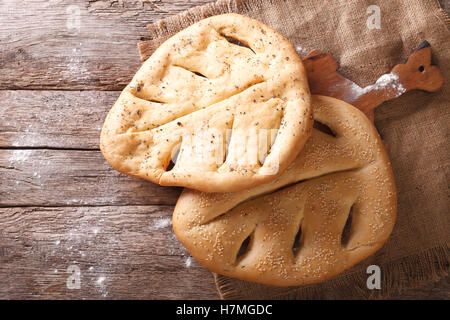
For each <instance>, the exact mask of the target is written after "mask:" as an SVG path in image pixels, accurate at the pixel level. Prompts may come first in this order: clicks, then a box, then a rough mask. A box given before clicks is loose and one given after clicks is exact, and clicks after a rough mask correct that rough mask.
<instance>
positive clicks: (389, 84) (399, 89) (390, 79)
mask: <svg viewBox="0 0 450 320" xmlns="http://www.w3.org/2000/svg"><path fill="white" fill-rule="evenodd" d="M380 89H392V90H394V92H395V96H396V97H398V96H400V95H402V94H403V93H404V92H405V91H406V89H405V87H403V85H402V84H401V83H400V81H399V78H398V75H396V74H395V73H392V72H391V73H386V74H383V75H382V76H381V77H380V78H378V80H377V81H376V82H375V83H374V84H372V85H369V86H367V87H364V88H361V87H359V86H358V85H356V84H353V86H352V94H353V97H352V98H353V99H357V98H359V97H360V96H363V95H365V94H366V93H368V92H370V91H372V90H380Z"/></svg>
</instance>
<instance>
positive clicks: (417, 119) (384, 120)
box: [140, 0, 450, 299]
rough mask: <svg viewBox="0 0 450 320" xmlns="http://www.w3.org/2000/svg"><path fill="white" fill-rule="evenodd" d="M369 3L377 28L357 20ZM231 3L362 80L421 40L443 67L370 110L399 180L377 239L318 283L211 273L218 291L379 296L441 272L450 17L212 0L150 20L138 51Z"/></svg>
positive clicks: (406, 7)
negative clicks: (372, 284)
mask: <svg viewBox="0 0 450 320" xmlns="http://www.w3.org/2000/svg"><path fill="white" fill-rule="evenodd" d="M369 5H378V6H379V7H380V9H381V29H379V30H378V29H373V30H370V29H369V28H368V27H367V26H366V21H367V18H368V17H369V15H370V14H368V13H367V12H366V10H367V8H368V6H369ZM226 12H237V13H241V14H244V15H247V16H250V17H252V18H255V19H258V20H260V21H262V22H264V23H266V24H268V25H269V26H271V27H273V28H274V29H276V30H278V31H279V32H280V33H282V34H283V35H284V36H286V37H287V38H288V39H289V40H290V41H291V42H292V43H293V44H294V45H297V46H301V47H302V48H304V49H305V50H308V49H318V50H321V51H323V52H327V53H331V54H332V55H333V56H334V57H335V58H336V59H337V60H338V62H339V65H340V72H341V74H343V75H344V76H346V77H347V78H349V79H351V80H353V81H355V82H356V83H358V84H359V85H361V86H365V85H368V84H371V83H373V82H375V80H376V79H377V78H378V77H379V76H380V75H381V74H383V73H386V72H389V71H390V69H391V68H392V67H393V66H394V65H396V64H398V63H402V62H404V61H405V59H406V58H407V57H408V56H409V55H410V54H411V53H412V52H413V50H414V49H415V48H416V47H417V46H418V45H419V44H420V43H421V42H422V40H428V41H429V42H430V44H431V46H432V54H433V62H434V63H435V64H437V65H438V66H439V67H440V69H441V70H442V72H443V75H444V86H443V88H442V89H441V90H440V91H439V92H436V93H427V92H420V91H413V92H409V93H407V94H405V95H403V96H401V97H400V98H397V99H395V100H393V101H390V102H388V103H384V104H383V105H382V106H381V107H379V108H378V109H377V110H376V113H375V124H376V127H377V128H378V130H379V132H380V134H381V136H382V138H383V139H384V140H385V141H386V142H387V144H388V145H389V153H390V157H391V160H392V166H393V170H394V174H395V180H396V185H397V188H398V205H399V206H398V220H397V224H396V226H395V229H394V232H393V233H392V235H391V237H390V239H389V240H388V242H387V243H386V245H385V246H384V247H383V248H382V249H381V250H380V251H379V252H377V253H376V254H375V255H373V256H372V257H370V258H368V259H366V260H365V261H363V262H362V263H360V264H359V265H357V266H355V267H354V268H352V269H351V270H349V271H347V272H345V273H343V274H341V275H339V276H337V277H335V278H333V279H331V280H328V281H326V282H323V283H321V284H316V285H309V286H304V287H288V288H276V287H269V286H263V285H259V284H254V283H249V282H244V281H240V280H235V279H231V278H228V277H224V276H220V275H215V277H216V283H217V288H218V290H219V292H220V294H221V297H222V298H226V299H309V298H319V299H320V298H328V299H338V298H342V299H349V298H380V297H387V296H388V295H389V294H390V293H393V292H399V291H400V292H401V291H402V290H404V289H407V288H412V287H417V286H420V285H424V284H426V283H428V282H430V281H432V280H437V279H439V278H441V277H444V276H447V273H448V269H449V251H448V249H449V240H450V237H449V230H450V229H449V227H450V223H449V222H450V219H449V208H450V205H449V204H450V201H449V182H450V179H449V174H450V170H449V164H450V148H449V140H448V139H449V126H450V108H449V107H450V106H449V84H450V79H449V71H450V69H449V66H450V34H449V29H448V27H449V18H448V16H447V15H446V14H445V12H444V10H442V9H441V8H440V6H439V3H438V1H437V0H414V1H406V0H404V1H391V0H385V1H380V0H352V1H348V0H341V1H323V0H320V1H319V0H298V1H295V0H286V1H283V0H279V1H276V0H273V1H257V0H241V1H238V0H220V1H218V2H216V3H211V4H208V5H205V6H202V7H197V8H194V9H191V10H189V11H187V12H184V13H182V14H179V15H177V16H174V17H170V18H168V19H165V20H162V21H159V22H158V23H156V24H153V25H150V26H149V34H146V35H145V36H144V38H143V40H144V41H143V42H141V43H140V52H141V55H142V57H143V59H145V57H147V56H148V55H149V54H151V53H152V52H153V50H154V49H156V48H157V47H158V46H159V44H160V43H161V42H162V41H164V40H165V39H166V38H167V37H169V36H170V35H172V34H174V33H176V32H178V31H180V30H181V29H183V28H185V27H187V26H188V25H190V24H192V23H194V22H195V21H198V20H200V19H202V18H205V17H208V16H211V15H216V14H221V13H226ZM372 264H375V265H378V266H380V268H381V272H382V277H381V279H382V281H381V289H380V290H369V289H367V286H366V281H367V277H368V275H367V274H366V268H367V266H369V265H372Z"/></svg>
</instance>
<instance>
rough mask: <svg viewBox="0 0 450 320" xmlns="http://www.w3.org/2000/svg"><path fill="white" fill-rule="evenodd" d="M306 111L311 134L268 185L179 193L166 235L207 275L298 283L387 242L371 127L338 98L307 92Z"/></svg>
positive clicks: (382, 184) (391, 194)
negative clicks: (309, 101) (312, 124)
mask: <svg viewBox="0 0 450 320" xmlns="http://www.w3.org/2000/svg"><path fill="white" fill-rule="evenodd" d="M312 106H313V115H314V119H315V121H316V123H317V124H318V126H317V128H318V129H314V130H313V133H312V135H311V137H310V139H309V140H308V141H307V143H306V145H305V147H304V148H303V150H302V151H301V153H300V154H299V156H298V157H297V158H296V159H295V160H294V162H293V163H292V164H291V165H290V166H289V168H288V169H287V170H286V171H285V172H284V173H283V174H282V175H281V176H280V177H278V178H277V179H276V180H273V181H272V182H270V183H267V184H264V185H260V186H257V187H255V188H252V189H249V190H245V191H241V192H234V193H204V192H199V191H195V190H189V189H185V190H184V191H183V193H182V194H181V196H180V198H179V200H178V202H177V205H176V208H175V210H174V214H173V228H174V231H175V234H176V236H177V238H178V239H179V240H180V241H181V243H182V244H183V245H184V246H185V247H186V248H187V249H188V251H189V252H190V253H191V255H192V256H193V257H194V258H195V259H196V260H198V261H199V262H200V263H201V264H203V265H204V266H205V267H206V268H208V269H209V270H211V271H213V272H216V273H219V274H223V275H226V276H230V277H235V278H239V279H243V280H247V281H253V282H259V283H263V284H268V285H274V286H295V285H305V284H310V283H316V282H321V281H324V280H326V279H328V278H330V277H333V276H335V275H337V274H339V273H341V272H343V271H344V270H346V269H348V268H350V267H352V266H354V265H355V264H357V263H359V262H360V261H362V260H363V259H365V258H366V257H368V256H369V255H371V254H373V253H374V252H375V251H377V250H378V249H379V248H381V246H382V245H383V244H384V243H385V241H386V240H387V239H388V237H389V235H390V233H391V231H392V229H393V226H394V223H395V220H396V211H397V200H396V199H397V196H396V189H395V182H394V177H393V173H392V169H391V166H390V162H389V158H388V155H387V153H386V151H385V148H384V145H383V143H382V141H381V139H380V137H379V135H378V133H377V130H376V129H375V127H374V126H373V124H372V123H371V122H370V121H369V119H368V118H367V117H366V116H365V115H364V114H363V113H362V112H361V111H359V110H358V109H356V108H354V107H353V106H351V105H349V104H347V103H345V102H343V101H340V100H337V99H334V98H330V97H324V96H314V95H313V96H312ZM315 127H316V126H315Z"/></svg>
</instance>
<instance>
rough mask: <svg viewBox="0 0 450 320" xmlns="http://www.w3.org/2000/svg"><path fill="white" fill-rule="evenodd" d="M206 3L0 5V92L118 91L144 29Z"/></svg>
mask: <svg viewBox="0 0 450 320" xmlns="http://www.w3.org/2000/svg"><path fill="white" fill-rule="evenodd" d="M207 2H210V0H190V1H181V0H171V1H164V2H160V1H144V0H133V1H117V0H102V1H95V0H94V1H92V0H89V1H87V0H76V1H69V0H50V1H49V0H34V1H11V0H9V1H0V89H20V88H27V89H42V88H47V89H66V90H79V89H83V90H86V89H98V90H118V89H121V88H123V87H124V86H125V85H126V84H127V83H128V82H129V81H130V79H131V78H132V76H133V74H134V73H135V72H136V70H137V69H138V67H139V65H140V60H139V55H138V51H137V47H136V45H137V40H138V39H139V38H140V37H141V36H142V34H144V33H145V31H146V27H145V26H146V25H147V24H149V23H153V22H155V21H157V20H159V19H161V18H164V17H167V16H168V15H172V14H176V13H179V12H181V11H184V10H186V9H189V8H191V7H193V6H195V5H201V4H204V3H207Z"/></svg>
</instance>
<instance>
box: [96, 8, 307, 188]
mask: <svg viewBox="0 0 450 320" xmlns="http://www.w3.org/2000/svg"><path fill="white" fill-rule="evenodd" d="M230 38H233V39H237V40H239V41H240V42H241V43H245V45H246V46H248V47H246V46H241V45H237V44H234V43H232V42H230V41H231V40H230ZM227 39H228V40H227ZM312 122H313V121H312V120H311V109H310V96H309V89H308V83H307V79H306V73H305V70H304V68H303V65H302V62H301V59H300V58H299V57H298V55H297V53H296V51H295V49H294V47H293V46H292V45H291V44H290V43H289V41H288V40H287V39H285V38H284V37H283V36H281V35H280V34H278V33H277V32H276V31H274V30H272V29H271V28H269V27H267V26H266V25H264V24H262V23H260V22H258V21H256V20H253V19H250V18H248V17H244V16H241V15H238V14H225V15H219V16H214V17H210V18H208V19H204V20H202V21H200V22H198V23H196V24H194V25H192V26H190V27H188V28H186V29H185V30H183V31H181V32H180V33H178V34H176V35H175V36H173V37H172V38H170V39H169V40H167V41H166V42H165V43H164V44H162V45H161V47H160V48H158V50H156V51H155V53H154V54H153V55H152V56H151V57H150V58H149V59H148V60H147V61H146V62H145V63H144V64H143V65H142V67H141V68H140V69H139V71H138V72H137V73H136V75H135V76H134V78H133V80H132V81H131V83H130V84H129V85H128V86H127V87H126V88H125V89H124V90H123V92H122V94H121V95H120V97H119V99H118V100H117V102H116V103H115V105H114V106H113V108H112V109H111V110H110V112H109V114H108V116H107V118H106V120H105V124H104V126H103V129H102V133H101V140H100V147H101V150H102V152H103V154H104V156H105V158H106V159H107V160H108V162H109V163H110V164H111V165H112V166H113V167H114V168H115V169H116V170H118V171H121V172H123V173H126V174H128V175H131V176H134V177H139V178H144V179H147V180H150V181H152V182H155V183H159V184H161V185H172V186H186V187H189V188H193V189H197V190H202V191H206V192H212V191H215V192H234V191H238V190H243V189H246V188H249V187H253V186H256V185H260V184H262V183H265V182H267V181H270V180H273V179H274V178H275V177H277V176H279V175H280V174H281V173H282V172H283V171H284V170H285V169H286V168H287V166H288V165H289V164H290V163H291V162H292V161H293V160H294V159H295V157H296V156H297V154H298V152H299V151H300V150H301V149H302V147H303V145H304V143H305V142H306V140H307V139H308V137H309V135H310V133H311V127H312ZM264 130H267V132H264V139H266V140H267V141H264V139H263V136H261V135H260V133H261V132H263V131H264ZM271 130H272V132H270V131H271ZM274 132H275V133H276V135H274V134H273V133H274ZM271 133H272V135H271ZM262 144H267V148H266V149H268V150H263V149H262V148H260V146H261V145H262ZM177 149H179V150H180V152H179V155H178V159H177V161H176V164H175V166H174V167H173V168H172V169H171V170H169V171H168V170H167V167H168V165H169V163H170V160H171V157H172V156H173V154H174V153H175V151H176V150H177Z"/></svg>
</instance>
